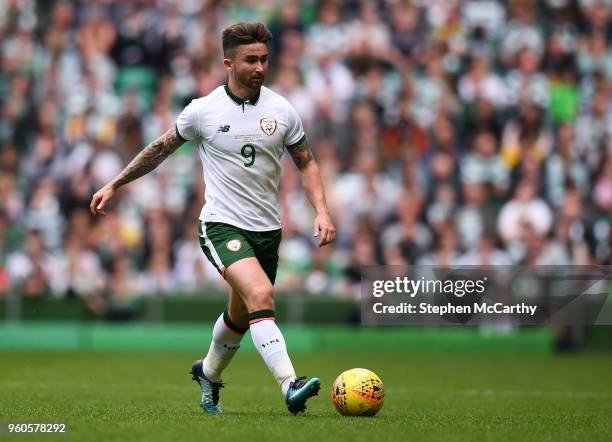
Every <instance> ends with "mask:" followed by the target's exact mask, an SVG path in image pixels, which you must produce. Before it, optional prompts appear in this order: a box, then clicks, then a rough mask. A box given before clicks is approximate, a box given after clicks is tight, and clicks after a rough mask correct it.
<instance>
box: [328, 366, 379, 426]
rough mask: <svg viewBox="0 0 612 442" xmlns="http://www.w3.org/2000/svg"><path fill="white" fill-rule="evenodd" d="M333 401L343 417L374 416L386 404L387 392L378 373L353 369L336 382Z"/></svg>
mask: <svg viewBox="0 0 612 442" xmlns="http://www.w3.org/2000/svg"><path fill="white" fill-rule="evenodd" d="M332 401H333V403H334V407H336V410H338V412H339V413H340V414H341V415H343V416H374V415H375V414H376V413H378V411H379V410H380V409H381V408H382V405H383V402H385V390H384V387H383V383H382V381H381V380H380V378H379V377H378V376H377V375H376V373H374V372H372V371H370V370H366V369H365V368H352V369H350V370H347V371H345V372H344V373H342V374H340V376H338V377H337V378H336V380H335V381H334V385H333V387H332Z"/></svg>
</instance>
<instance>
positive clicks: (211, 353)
mask: <svg viewBox="0 0 612 442" xmlns="http://www.w3.org/2000/svg"><path fill="white" fill-rule="evenodd" d="M240 332H242V333H240ZM245 332H246V330H241V329H239V328H238V327H237V326H235V325H234V324H233V323H232V322H231V321H230V320H229V315H228V314H227V312H224V313H223V314H222V315H221V316H219V318H218V319H217V322H215V326H214V328H213V333H212V342H211V343H210V348H209V349H208V354H207V355H206V357H205V358H204V361H203V364H202V371H204V375H205V376H206V377H207V378H208V379H210V380H211V381H213V382H221V373H222V372H223V369H224V368H225V367H227V364H229V363H230V361H231V360H232V358H233V357H234V355H235V354H236V351H237V350H238V349H239V348H240V341H242V337H243V336H244V333H245Z"/></svg>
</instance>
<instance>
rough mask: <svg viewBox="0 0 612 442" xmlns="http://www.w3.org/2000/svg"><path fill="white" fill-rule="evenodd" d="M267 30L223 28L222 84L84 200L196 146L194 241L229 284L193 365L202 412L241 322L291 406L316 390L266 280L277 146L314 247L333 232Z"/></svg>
mask: <svg viewBox="0 0 612 442" xmlns="http://www.w3.org/2000/svg"><path fill="white" fill-rule="evenodd" d="M271 38H272V34H271V33H270V31H269V30H268V29H267V28H266V26H265V25H263V24H262V23H237V24H234V25H232V26H230V27H228V28H227V29H225V30H224V31H223V37H222V41H223V57H224V59H223V65H224V66H225V69H226V70H227V71H228V81H227V83H226V84H225V85H223V86H219V87H218V88H216V89H215V90H214V91H212V92H211V93H210V94H209V95H207V96H205V97H202V98H199V99H196V100H193V101H192V102H191V103H190V104H189V105H188V106H187V107H186V108H185V109H184V110H183V112H182V113H181V114H180V115H179V117H178V119H177V123H176V127H173V128H171V129H170V130H168V131H167V132H166V133H164V134H163V135H162V136H161V137H160V138H158V139H157V140H155V141H153V142H152V143H151V144H150V145H148V146H146V147H145V148H144V149H143V150H142V151H141V152H140V153H139V154H138V155H137V156H136V157H135V158H134V159H133V160H132V161H131V162H130V164H128V166H127V167H126V168H125V169H124V170H123V171H121V173H119V175H118V176H117V177H115V178H114V179H113V180H112V181H110V182H109V183H108V184H106V185H105V186H104V187H102V189H100V190H99V191H98V192H96V193H95V194H94V196H93V198H92V201H91V211H92V212H93V214H94V215H95V214H101V215H105V207H106V205H107V203H108V201H109V200H110V199H111V198H112V197H113V195H114V193H115V191H116V190H117V189H118V188H119V187H121V186H123V185H125V184H127V183H129V182H131V181H133V180H135V179H136V178H138V177H141V176H142V175H145V174H146V173H148V172H150V171H152V170H153V169H155V167H157V166H158V165H159V164H160V163H161V162H162V161H164V159H166V158H167V157H168V156H169V155H170V154H171V153H172V152H174V151H175V150H176V149H178V148H179V147H180V146H181V145H182V144H183V143H184V142H185V141H187V140H190V141H192V142H193V143H194V144H195V145H197V146H198V152H199V155H200V159H201V160H202V164H203V169H204V176H205V178H206V203H205V205H204V207H203V209H202V212H201V214H200V220H199V237H200V245H201V246H202V250H203V251H204V253H205V254H206V257H207V258H208V259H209V261H210V262H211V263H212V264H213V265H214V266H215V267H216V269H217V270H218V271H219V273H220V274H221V276H222V277H223V278H225V280H226V281H227V282H228V284H229V286H230V294H229V302H228V309H227V310H226V311H225V312H224V313H223V314H222V315H221V316H219V319H217V322H216V323H215V326H214V329H213V334H212V342H211V344H210V349H209V350H208V354H207V355H206V357H205V358H204V359H203V360H198V361H196V362H195V363H194V364H193V367H192V369H191V374H192V376H193V379H194V380H195V381H197V383H198V384H199V386H200V389H201V392H202V396H201V401H200V404H201V406H202V408H203V409H204V410H205V411H206V412H209V413H221V407H220V401H219V392H220V388H221V387H223V384H222V382H221V374H222V372H223V369H224V368H225V367H226V366H227V365H228V364H229V362H230V361H231V359H232V357H233V356H234V354H235V353H236V350H237V349H238V348H239V347H240V342H241V340H242V337H243V336H244V334H245V333H246V331H247V330H248V329H250V330H251V337H252V339H253V343H254V344H255V347H256V348H257V350H258V351H259V354H260V355H261V357H262V358H263V360H264V362H265V364H266V365H267V366H268V368H269V369H270V371H271V372H272V374H273V375H274V377H275V378H276V381H277V382H278V384H279V386H280V388H281V391H282V394H283V396H284V398H285V402H286V404H287V407H288V409H289V411H290V412H291V413H293V414H296V413H298V412H300V411H304V410H305V409H306V405H305V403H306V400H307V399H308V398H310V397H312V396H314V395H316V394H317V393H318V391H319V388H320V381H319V379H318V378H312V379H310V380H306V378H305V377H300V378H298V377H296V375H295V371H294V369H293V365H292V363H291V360H290V359H289V355H288V354H287V348H286V345H285V340H284V338H283V335H282V333H281V331H280V330H279V328H278V327H277V326H276V323H275V316H274V297H273V284H274V280H275V277H276V269H277V264H278V247H279V243H280V239H281V220H280V207H279V206H280V203H279V192H278V186H279V181H280V166H281V156H282V154H283V151H284V149H287V151H288V152H289V154H290V155H291V157H292V158H293V161H294V162H295V164H296V165H297V167H298V169H299V170H300V172H301V176H302V183H303V186H304V190H305V193H306V196H307V198H308V200H309V201H310V203H311V205H312V207H313V208H314V210H315V211H316V217H315V220H314V236H318V237H319V246H324V245H326V244H328V243H330V242H332V241H333V240H334V239H335V235H336V232H335V227H334V225H333V222H332V220H331V218H330V216H329V212H328V209H327V204H326V202H325V194H324V191H323V184H322V181H321V176H320V174H319V168H318V166H317V163H316V162H315V160H314V159H313V156H312V153H311V151H310V149H309V146H308V143H307V140H306V135H305V134H304V129H303V127H302V122H301V120H300V118H299V116H298V115H297V113H296V111H295V109H294V108H293V107H292V106H291V105H290V104H289V102H287V100H286V99H285V98H283V97H282V96H280V95H278V94H276V93H275V92H273V91H271V90H270V89H268V88H266V87H265V86H263V82H264V78H265V76H266V73H267V71H268V47H267V45H268V42H269V41H270V39H271Z"/></svg>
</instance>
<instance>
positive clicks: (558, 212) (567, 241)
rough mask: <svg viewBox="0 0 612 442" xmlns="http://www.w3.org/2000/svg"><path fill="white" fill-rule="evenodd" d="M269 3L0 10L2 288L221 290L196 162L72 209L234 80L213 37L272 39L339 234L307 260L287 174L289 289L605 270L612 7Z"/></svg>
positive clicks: (188, 160)
mask: <svg viewBox="0 0 612 442" xmlns="http://www.w3.org/2000/svg"><path fill="white" fill-rule="evenodd" d="M281 3H282V5H280V6H278V7H276V3H275V2H271V1H265V2H253V1H250V0H242V1H238V2H197V1H194V2H176V1H173V0H156V1H149V2H139V3H130V2H122V1H119V0H106V1H104V2H86V1H82V0H79V1H73V2H67V1H60V0H51V1H48V2H35V1H33V0H19V1H11V2H0V66H1V68H0V293H7V292H8V291H9V285H10V289H12V290H17V291H19V292H20V293H22V294H24V295H43V294H45V293H49V294H52V295H54V296H70V295H71V294H74V295H77V296H80V297H82V299H85V300H86V303H87V305H88V306H89V308H90V310H91V311H92V312H94V313H95V314H99V315H106V314H108V312H112V311H114V309H117V308H123V307H125V306H126V305H129V303H130V300H131V299H133V297H134V296H151V295H153V294H155V293H159V294H166V293H168V294H170V293H171V292H175V291H180V292H184V291H192V292H196V293H202V294H203V293H207V292H208V290H206V289H207V288H213V289H214V288H215V287H218V284H220V282H219V281H218V280H217V279H216V278H214V277H212V276H214V272H213V271H212V269H211V268H210V267H209V266H208V264H207V263H206V261H205V260H204V257H203V256H200V255H201V252H200V251H199V246H198V244H197V241H198V238H197V233H196V232H193V231H192V229H191V228H189V227H187V226H189V225H190V224H189V223H187V222H186V220H188V219H194V218H195V217H196V216H197V213H198V212H199V209H200V207H201V205H202V203H203V190H204V185H205V183H204V182H202V181H201V179H200V178H199V175H201V174H200V173H199V171H198V169H197V168H198V167H199V165H198V162H197V161H195V157H194V155H196V154H195V152H193V151H194V149H193V146H190V145H186V146H184V147H183V148H182V149H180V150H179V152H177V154H176V155H174V156H173V157H172V158H171V159H170V160H169V161H168V162H167V164H166V163H164V165H163V166H162V167H160V168H159V170H157V171H155V172H154V173H152V174H150V175H147V177H145V178H143V179H141V180H139V181H137V182H136V183H135V184H134V187H132V188H130V189H127V190H126V191H125V192H121V194H120V195H118V197H117V200H116V202H115V204H116V208H117V210H113V211H112V213H109V215H108V216H107V217H104V218H102V219H95V220H94V219H90V218H87V216H84V214H83V209H84V208H86V205H87V204H88V200H89V199H90V197H91V193H92V191H93V189H95V188H96V187H98V186H99V185H100V184H101V183H104V182H105V181H106V180H107V179H108V177H110V176H113V175H114V174H116V172H117V171H118V170H119V168H120V166H121V165H122V164H123V163H124V162H125V161H126V159H128V158H132V157H133V156H134V155H135V153H136V151H137V150H138V149H140V148H141V147H142V146H143V145H144V144H145V143H146V142H147V141H148V140H150V139H152V138H154V137H156V136H157V135H159V133H160V131H161V129H160V128H166V127H168V126H170V125H171V123H172V122H173V121H174V120H175V118H176V115H177V112H178V111H179V110H180V109H182V108H183V107H184V106H185V104H187V103H188V102H189V100H191V99H192V98H195V97H198V96H202V95H205V94H207V93H208V92H210V91H211V90H212V89H214V88H215V87H216V86H217V85H219V84H221V83H222V82H223V81H225V72H224V71H223V69H220V68H219V63H218V60H219V57H221V48H220V45H219V43H218V40H219V34H220V30H221V29H223V28H224V27H225V25H227V24H229V23H230V22H233V21H236V20H252V19H253V20H254V19H258V20H263V21H265V22H266V23H267V24H268V25H269V26H270V28H271V29H272V30H273V32H274V37H275V40H274V41H273V44H272V49H273V50H274V51H275V52H276V54H275V56H274V60H275V62H274V64H273V65H272V66H271V68H270V69H271V76H270V77H271V78H272V81H271V83H270V86H271V87H272V88H273V89H276V90H277V91H278V92H280V93H281V94H283V95H284V96H286V97H287V98H288V99H289V100H290V101H291V103H292V104H293V105H294V107H295V108H296V109H297V111H298V112H299V113H300V115H301V117H302V120H303V121H304V123H305V125H306V126H308V133H309V134H310V137H311V140H310V141H311V146H312V149H313V152H314V153H315V155H316V156H317V158H318V160H319V163H320V167H321V174H322V177H323V180H324V181H325V183H326V187H327V188H329V189H330V190H331V191H330V195H329V198H330V201H329V203H330V209H331V210H332V212H333V213H334V216H335V218H336V221H337V222H338V227H339V228H338V235H339V236H338V243H337V244H336V245H335V246H334V247H333V248H330V249H329V250H328V251H326V252H325V253H322V252H321V251H318V250H317V249H316V247H315V244H314V243H313V242H312V240H311V238H310V232H309V223H310V217H311V216H312V214H311V213H310V212H309V211H308V210H307V207H308V206H307V202H306V200H305V196H304V193H303V192H302V191H301V190H300V186H298V185H297V184H296V183H297V182H296V176H295V173H294V171H292V170H291V167H287V168H284V171H285V175H284V176H283V178H282V189H281V200H282V206H283V210H284V211H285V212H286V213H285V215H284V219H285V220H287V221H286V225H285V226H284V231H283V234H284V235H285V240H284V242H283V248H282V249H281V251H280V253H281V266H280V268H279V279H278V284H279V288H282V289H284V290H287V291H296V290H298V289H299V290H302V289H303V291H305V292H308V293H311V294H314V295H322V294H325V293H329V294H331V295H338V296H353V294H354V290H355V287H356V284H357V283H358V278H357V276H358V272H359V268H358V266H359V265H362V264H368V263H386V264H415V263H422V262H428V263H457V262H458V263H461V264H478V263H491V264H508V263H526V264H541V263H567V264H584V263H597V264H608V265H609V264H610V262H611V259H610V258H611V248H610V244H611V243H612V240H611V238H612V233H611V232H612V221H611V220H610V212H611V211H612V159H611V158H612V153H611V152H612V151H611V149H612V139H611V135H612V129H611V128H612V106H611V100H610V97H611V96H612V94H611V90H612V83H611V81H612V55H611V54H612V52H611V49H610V40H611V35H612V34H611V33H610V26H611V25H612V14H611V12H610V11H611V9H610V6H609V4H608V2H603V1H571V2H537V1H535V0H512V1H509V2H501V1H498V0H453V1H428V2H425V1H409V0H396V1H379V2H366V1H353V0H320V1H311V2H299V1H294V0H292V1H287V2H281ZM196 252H197V253H196ZM71 263H77V264H78V266H76V267H75V265H76V264H75V265H73V264H71ZM80 266H82V268H81V267H80ZM59 268H62V269H66V268H71V269H72V273H70V272H68V273H66V271H65V270H61V271H60V270H57V269H59ZM76 268H78V269H80V270H78V271H77V270H75V269H76ZM53 269H55V270H53ZM75 272H76V273H75ZM77 273H78V278H77V277H76V276H75V275H76V274H77ZM60 274H63V278H59V276H60Z"/></svg>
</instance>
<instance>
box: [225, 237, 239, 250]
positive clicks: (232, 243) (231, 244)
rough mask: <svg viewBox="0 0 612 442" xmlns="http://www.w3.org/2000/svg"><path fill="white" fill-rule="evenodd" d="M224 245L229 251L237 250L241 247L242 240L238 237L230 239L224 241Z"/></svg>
mask: <svg viewBox="0 0 612 442" xmlns="http://www.w3.org/2000/svg"><path fill="white" fill-rule="evenodd" d="M225 247H226V248H227V250H229V251H230V252H237V251H238V250H240V249H241V248H242V241H240V240H239V239H231V240H229V241H228V242H226V243H225Z"/></svg>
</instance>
